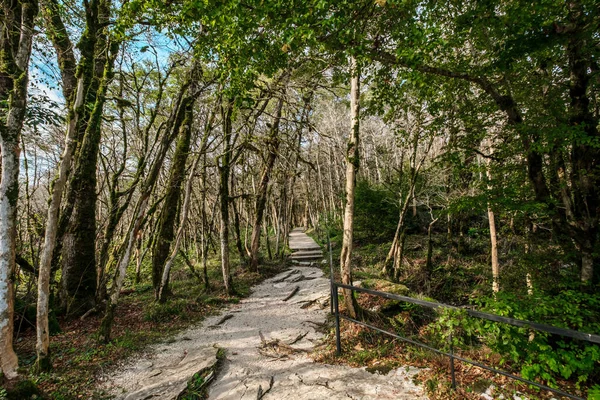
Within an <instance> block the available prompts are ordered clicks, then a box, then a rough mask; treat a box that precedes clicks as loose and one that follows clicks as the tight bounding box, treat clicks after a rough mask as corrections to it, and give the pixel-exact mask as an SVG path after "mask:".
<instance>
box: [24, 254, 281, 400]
mask: <svg viewBox="0 0 600 400" xmlns="http://www.w3.org/2000/svg"><path fill="white" fill-rule="evenodd" d="M214 264H215V265H212V264H211V265H210V268H209V270H208V271H209V275H210V282H211V287H210V289H209V290H205V288H204V287H203V286H204V285H203V284H202V283H200V282H198V281H197V280H196V279H195V278H194V277H193V276H192V275H191V274H190V273H189V272H188V271H187V270H186V269H184V268H183V267H181V268H177V269H176V270H175V271H174V272H173V274H172V277H171V278H172V279H171V284H170V286H171V291H172V295H171V297H170V299H169V301H168V302H167V303H166V304H158V303H156V302H154V291H153V290H152V285H151V284H149V283H142V284H138V285H133V284H132V285H131V286H130V287H129V289H127V290H126V291H124V292H123V293H122V299H121V301H120V302H119V306H118V307H117V311H116V313H115V322H114V325H113V329H112V338H113V340H112V341H111V343H109V344H99V343H98V342H97V340H96V337H95V333H96V331H97V329H98V327H99V325H100V320H101V318H102V315H100V314H97V315H90V316H88V317H87V318H85V319H84V320H80V319H74V320H66V319H63V318H62V317H59V319H58V323H59V324H60V328H61V331H60V332H59V333H56V334H54V335H52V336H51V339H50V351H51V355H52V363H53V370H52V372H50V373H43V374H41V375H33V374H32V375H30V376H29V377H28V378H29V379H30V380H31V381H32V382H33V383H35V384H36V385H37V386H38V387H39V389H40V390H41V391H42V393H43V394H44V396H45V398H50V399H53V400H71V399H90V398H92V399H102V398H105V396H104V394H103V393H102V391H101V390H99V389H98V379H99V378H100V377H102V376H104V375H106V374H107V373H108V372H109V371H113V370H115V369H116V368H118V367H119V366H120V365H121V364H122V363H123V360H126V359H130V358H132V357H135V358H140V357H141V355H142V354H144V353H145V352H146V349H147V348H148V347H149V346H150V345H152V344H156V343H168V342H171V341H172V340H173V339H172V337H173V336H174V335H175V334H177V333H179V332H181V331H182V330H184V329H187V328H189V327H190V326H193V325H195V324H198V323H199V322H200V321H201V320H202V319H204V318H206V317H207V316H210V315H215V314H218V313H219V312H220V311H221V310H222V309H223V308H224V307H226V306H227V305H229V304H237V303H239V302H240V300H241V299H242V298H244V297H246V296H248V295H250V293H251V287H252V286H253V285H256V284H257V283H259V282H261V281H263V280H264V279H265V278H269V277H272V276H274V275H276V274H278V273H280V272H281V271H282V270H283V268H284V267H283V266H282V263H281V261H269V262H264V263H263V265H262V266H261V270H260V274H258V273H251V272H247V271H245V270H242V269H237V270H235V272H234V277H233V279H234V285H235V289H236V291H237V295H236V296H225V295H224V294H223V285H222V283H221V278H220V268H217V267H218V266H217V265H216V261H215V262H214ZM32 304H33V305H32V306H31V307H33V312H34V314H33V315H34V316H35V303H32ZM22 319H24V318H22ZM16 328H17V330H18V331H19V332H18V335H17V338H16V341H15V349H16V351H17V354H18V355H19V362H20V365H21V367H22V371H24V372H25V371H27V370H28V369H29V368H30V366H31V365H32V363H33V362H34V361H35V329H34V328H33V327H31V326H25V324H22V325H21V326H17V327H16Z"/></svg>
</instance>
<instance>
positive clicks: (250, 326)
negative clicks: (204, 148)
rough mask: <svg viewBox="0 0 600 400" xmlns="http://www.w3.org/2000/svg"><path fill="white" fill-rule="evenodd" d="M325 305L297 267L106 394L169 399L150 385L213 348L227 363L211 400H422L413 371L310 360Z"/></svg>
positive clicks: (136, 365)
mask: <svg viewBox="0 0 600 400" xmlns="http://www.w3.org/2000/svg"><path fill="white" fill-rule="evenodd" d="M310 246H313V247H310ZM314 246H316V243H314V241H312V239H310V238H309V237H308V236H306V235H305V234H304V233H302V232H300V231H298V230H294V231H293V233H292V234H291V235H290V248H292V249H301V248H304V249H306V248H308V249H310V250H312V251H314V250H317V249H316V248H315V247H314ZM296 288H297V289H296ZM292 294H293V296H292V297H290V298H289V299H288V300H286V298H288V297H289V296H290V295H292ZM328 297H329V281H328V280H327V279H326V278H324V277H323V273H322V271H321V270H320V269H318V268H315V267H309V266H295V267H293V268H292V269H291V270H288V271H286V272H283V273H281V274H279V275H277V276H276V277H274V278H271V279H268V280H266V281H265V282H263V283H262V284H260V285H257V286H256V287H255V288H254V291H253V294H252V295H251V296H250V297H249V298H247V299H245V300H243V301H242V302H241V303H240V304H238V305H235V306H233V307H231V308H230V309H229V310H226V311H224V312H223V313H222V314H221V315H219V316H214V317H210V318H207V319H206V320H205V321H204V322H203V324H202V325H201V326H197V327H194V328H191V329H189V330H187V331H185V332H183V333H181V334H180V335H178V336H177V337H176V338H175V341H174V342H172V343H169V344H161V345H158V346H156V347H154V348H152V349H151V351H150V354H149V356H148V357H146V358H144V359H140V360H137V361H135V362H133V363H132V364H130V365H128V366H126V367H125V368H124V369H122V370H121V371H117V372H116V373H114V374H113V375H112V376H110V377H108V378H107V382H106V384H105V385H104V387H105V388H111V390H112V393H113V394H114V395H116V396H117V398H121V399H128V400H129V399H156V398H166V397H165V396H161V395H158V396H156V397H153V396H152V394H151V392H152V390H154V389H152V387H153V386H152V385H154V387H157V386H161V385H162V386H164V385H165V384H164V382H163V383H162V384H157V383H156V382H155V381H154V380H155V379H157V378H158V377H160V376H161V375H165V374H166V375H167V376H175V375H173V374H172V371H173V368H176V367H177V366H178V365H180V364H183V368H186V367H187V368H189V366H190V364H193V363H194V361H193V360H197V363H198V364H199V363H201V361H202V360H203V358H204V359H206V358H211V357H213V356H214V353H215V350H214V347H213V346H218V347H221V348H224V349H225V350H226V359H225V360H224V362H223V365H222V367H221V368H220V370H219V372H218V374H217V376H216V378H215V379H214V382H213V383H212V385H211V387H210V391H209V398H210V399H252V400H256V399H261V398H262V399H295V400H296V399H315V400H316V399H419V398H425V396H424V395H423V394H422V389H421V388H420V387H418V386H415V385H414V384H413V383H412V377H413V376H414V375H415V374H416V373H417V372H418V370H416V369H414V368H399V369H397V370H393V371H391V372H390V373H389V374H387V375H379V374H371V373H368V372H366V371H365V370H364V369H362V368H350V367H346V366H332V365H324V364H318V363H314V362H313V361H312V360H311V359H310V357H309V356H308V354H307V352H308V351H310V350H311V349H312V348H313V347H314V346H315V344H317V343H318V342H319V341H321V340H322V338H323V334H322V333H319V332H318V331H317V329H318V327H319V326H320V325H321V324H323V323H324V322H325V320H326V318H327V314H328V310H329V306H328V301H329V298H328ZM228 316H231V317H228ZM225 317H228V318H227V319H225ZM220 322H221V323H220ZM219 323H220V324H219ZM199 369H201V367H200V368H198V367H196V370H199ZM169 374H172V375H169ZM172 380H173V381H175V380H176V379H175V378H173V379H172ZM144 382H145V383H144ZM148 382H150V383H149V384H148ZM153 382H154V383H153ZM148 385H149V386H150V391H148ZM144 386H146V387H144ZM135 392H137V394H135V395H134V394H133V393H135ZM260 392H262V393H263V395H262V397H261V395H260V394H259V393H260Z"/></svg>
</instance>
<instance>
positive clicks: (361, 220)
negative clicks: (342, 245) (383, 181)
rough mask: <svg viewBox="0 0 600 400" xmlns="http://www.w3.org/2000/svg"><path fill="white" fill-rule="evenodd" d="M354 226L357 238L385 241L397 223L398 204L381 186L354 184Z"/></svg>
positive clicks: (364, 182) (362, 183) (365, 183)
mask: <svg viewBox="0 0 600 400" xmlns="http://www.w3.org/2000/svg"><path fill="white" fill-rule="evenodd" d="M354 207H355V214H354V224H355V231H356V232H357V235H358V236H363V237H365V236H366V238H369V239H384V240H387V239H389V238H390V237H391V236H393V235H394V231H395V229H396V224H397V222H398V202H397V201H396V199H395V196H394V195H393V193H391V192H390V191H389V190H387V189H385V188H384V187H382V186H377V185H374V184H370V183H369V182H367V181H365V180H361V181H359V182H358V183H357V184H356V191H355V197H354Z"/></svg>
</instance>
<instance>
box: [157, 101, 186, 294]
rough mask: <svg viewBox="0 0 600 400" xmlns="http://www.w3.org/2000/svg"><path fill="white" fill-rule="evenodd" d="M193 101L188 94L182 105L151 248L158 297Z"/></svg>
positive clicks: (172, 226)
mask: <svg viewBox="0 0 600 400" xmlns="http://www.w3.org/2000/svg"><path fill="white" fill-rule="evenodd" d="M193 107H194V101H193V100H192V99H191V98H189V99H188V100H187V101H186V103H185V104H184V105H183V110H182V111H183V115H184V118H183V120H182V121H181V126H180V129H179V138H178V140H177V145H176V147H175V153H174V154H173V160H172V167H171V172H170V174H169V181H168V183H167V192H166V193H165V198H164V200H163V206H162V210H161V212H160V217H159V220H158V229H157V231H156V237H155V239H154V247H153V250H152V285H153V286H154V292H155V295H156V298H157V299H158V298H159V292H162V293H164V292H165V291H166V290H168V286H167V285H168V284H167V283H165V285H164V287H163V288H162V289H161V278H162V276H163V269H164V266H165V262H166V260H167V258H168V257H169V250H170V249H171V243H172V242H173V239H174V237H175V220H176V219H177V211H178V208H179V207H178V205H179V199H180V198H181V188H182V185H183V181H184V180H185V165H186V163H187V159H188V155H189V153H190V143H191V137H192V122H193V112H192V111H193Z"/></svg>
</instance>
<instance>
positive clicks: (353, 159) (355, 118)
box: [340, 58, 360, 318]
mask: <svg viewBox="0 0 600 400" xmlns="http://www.w3.org/2000/svg"><path fill="white" fill-rule="evenodd" d="M350 68H351V73H352V78H351V81H350V84H351V86H350V118H351V121H352V122H351V124H352V125H351V133H350V135H349V138H348V147H347V151H346V205H345V208H344V235H343V239H342V252H341V255H340V271H341V275H342V283H343V284H345V285H352V265H351V260H352V240H353V231H354V189H355V187H356V173H357V171H358V167H359V152H358V145H359V143H358V141H359V132H360V131H359V124H360V117H359V108H360V87H359V84H360V83H359V82H360V81H359V80H360V72H359V67H358V65H357V63H356V59H354V58H352V59H351V60H350ZM343 292H344V303H345V305H346V309H347V310H348V314H350V316H351V317H352V318H356V317H357V316H358V312H359V308H358V303H357V301H356V299H355V298H354V296H353V295H352V291H350V290H348V289H344V290H343Z"/></svg>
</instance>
